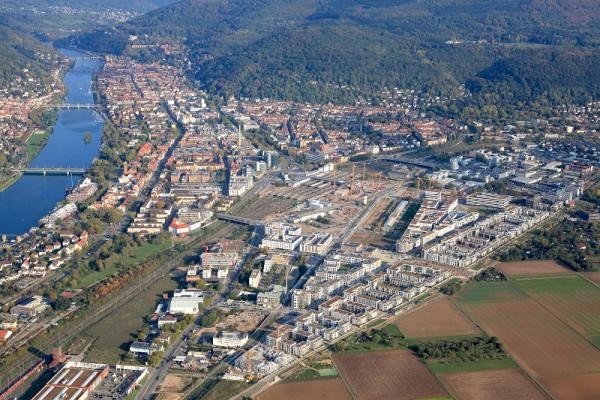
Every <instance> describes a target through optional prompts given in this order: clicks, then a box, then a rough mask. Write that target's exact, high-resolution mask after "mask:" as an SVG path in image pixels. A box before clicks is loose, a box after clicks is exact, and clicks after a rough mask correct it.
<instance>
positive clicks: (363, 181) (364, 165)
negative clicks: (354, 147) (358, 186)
mask: <svg viewBox="0 0 600 400" xmlns="http://www.w3.org/2000/svg"><path fill="white" fill-rule="evenodd" d="M366 176H367V163H366V162H364V163H363V173H362V186H363V188H364V187H365V178H366Z"/></svg>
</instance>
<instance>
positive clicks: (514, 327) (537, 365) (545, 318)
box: [461, 299, 600, 376]
mask: <svg viewBox="0 0 600 400" xmlns="http://www.w3.org/2000/svg"><path fill="white" fill-rule="evenodd" d="M461 308H463V309H464V310H465V311H466V312H467V314H469V315H470V316H471V318H473V319H474V320H475V321H476V322H478V323H479V325H480V326H481V327H482V329H483V330H484V331H485V332H486V333H487V334H489V335H491V336H496V337H498V338H499V339H500V341H501V342H502V344H503V345H504V347H505V348H506V350H507V351H508V353H509V354H510V355H511V356H512V357H513V358H514V359H515V361H517V362H518V363H519V364H520V365H521V366H522V367H523V368H525V370H526V371H528V372H529V373H531V374H533V375H534V376H547V375H560V374H573V375H574V374H583V373H590V372H600V351H599V350H598V349H597V348H595V347H594V346H593V345H592V344H591V343H590V342H588V341H587V340H586V339H585V338H583V337H582V336H580V335H578V334H577V333H576V332H575V331H573V330H572V329H570V328H569V327H568V326H566V325H565V324H564V323H563V322H561V321H560V320H559V319H558V318H556V317H555V316H554V315H552V314H551V313H550V312H549V311H547V310H546V309H545V308H544V307H542V306H541V305H539V304H538V303H536V302H535V301H534V300H531V299H524V300H523V299H522V300H517V301H499V302H489V303H487V304H477V303H462V304H461Z"/></svg>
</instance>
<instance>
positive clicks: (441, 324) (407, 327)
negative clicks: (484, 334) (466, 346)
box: [396, 297, 481, 338]
mask: <svg viewBox="0 0 600 400" xmlns="http://www.w3.org/2000/svg"><path fill="white" fill-rule="evenodd" d="M396 326H398V328H399V329H400V331H401V332H402V333H403V334H404V335H405V336H406V337H408V338H423V337H440V336H462V335H477V334H479V333H481V330H479V328H477V326H475V324H473V322H471V321H470V320H469V319H468V318H467V317H466V316H465V315H464V314H463V312H462V311H460V310H459V309H458V308H457V307H456V306H455V305H454V303H452V302H451V301H450V300H448V298H447V297H439V298H437V299H435V300H433V301H432V302H431V303H429V304H427V305H425V306H423V307H421V308H419V309H417V310H416V311H414V312H412V313H410V314H408V315H405V316H403V317H402V318H400V319H399V320H398V322H397V324H396Z"/></svg>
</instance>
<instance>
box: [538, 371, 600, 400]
mask: <svg viewBox="0 0 600 400" xmlns="http://www.w3.org/2000/svg"><path fill="white" fill-rule="evenodd" d="M542 384H543V385H544V386H545V387H546V388H547V389H548V390H549V391H550V393H552V395H553V396H554V398H555V399H557V400H597V399H598V398H600V374H592V375H579V376H565V377H554V378H547V379H542Z"/></svg>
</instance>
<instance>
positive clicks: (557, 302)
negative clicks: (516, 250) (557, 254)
mask: <svg viewBox="0 0 600 400" xmlns="http://www.w3.org/2000/svg"><path fill="white" fill-rule="evenodd" d="M514 282H515V284H516V285H517V286H518V287H519V288H520V289H521V290H523V291H524V292H525V293H527V294H528V295H529V296H531V297H533V298H534V299H535V300H536V301H538V302H539V303H540V304H542V305H543V306H544V307H546V308H547V309H548V310H549V311H550V312H551V313H552V314H554V315H556V316H557V317H558V318H559V319H560V320H562V321H563V322H565V323H566V324H567V325H569V326H570V327H572V328H573V329H575V330H576V331H577V332H579V333H581V334H583V335H586V336H598V335H600V288H599V287H598V286H596V285H595V284H593V283H590V282H589V281H588V280H586V279H585V278H583V277H581V276H580V275H576V274H573V275H565V276H560V277H538V278H522V279H516V280H515V281H514Z"/></svg>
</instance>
